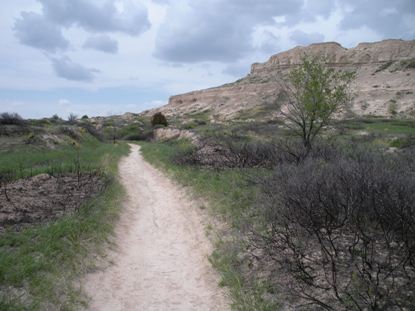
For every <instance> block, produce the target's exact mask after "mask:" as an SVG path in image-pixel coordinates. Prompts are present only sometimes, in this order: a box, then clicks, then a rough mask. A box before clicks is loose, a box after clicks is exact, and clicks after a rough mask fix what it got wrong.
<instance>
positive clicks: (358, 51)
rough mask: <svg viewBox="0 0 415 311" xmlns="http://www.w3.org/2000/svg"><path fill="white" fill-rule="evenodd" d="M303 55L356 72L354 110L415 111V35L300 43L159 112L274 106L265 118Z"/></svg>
mask: <svg viewBox="0 0 415 311" xmlns="http://www.w3.org/2000/svg"><path fill="white" fill-rule="evenodd" d="M303 55H314V56H318V55H320V56H321V55H322V56H324V57H325V59H327V65H328V66H331V67H334V68H336V69H342V70H353V71H355V72H356V80H355V81H354V83H353V86H352V88H353V92H354V94H355V97H354V99H353V102H352V105H351V109H350V112H351V113H355V114H358V115H377V116H391V115H392V114H402V115H405V116H415V40H412V41H403V40H385V41H381V42H375V43H360V44H359V45H358V46H356V47H355V48H352V49H346V48H344V47H342V46H341V45H340V44H338V43H335V42H327V43H319V44H312V45H309V46H307V47H296V48H294V49H291V50H289V51H286V52H282V53H279V54H277V55H274V56H272V57H271V58H270V59H269V60H268V61H267V62H265V63H256V64H253V65H252V69H251V73H250V74H248V76H246V77H245V78H243V79H240V80H238V81H236V82H234V83H230V84H226V85H223V86H220V87H216V88H211V89H206V90H201V91H194V92H190V93H186V94H182V95H177V96H172V97H171V98H170V100H169V104H168V105H166V106H164V107H161V108H159V109H157V111H162V112H163V113H165V114H167V115H176V116H183V115H186V114H192V113H197V112H202V111H209V112H210V114H211V117H212V118H214V119H219V120H220V119H231V118H234V117H238V116H240V115H241V114H243V113H244V112H246V111H255V109H256V108H260V107H268V108H270V109H267V111H269V113H268V115H267V116H265V117H271V116H272V115H274V114H278V111H279V110H280V108H281V105H283V100H282V98H281V95H282V85H283V84H282V83H281V81H282V79H284V77H286V76H287V74H288V73H289V72H290V70H291V69H292V68H293V67H294V66H296V65H298V64H299V63H300V62H301V58H302V56H303ZM272 107H275V109H274V112H272V111H273V110H272ZM153 112H154V111H152V112H151V113H153Z"/></svg>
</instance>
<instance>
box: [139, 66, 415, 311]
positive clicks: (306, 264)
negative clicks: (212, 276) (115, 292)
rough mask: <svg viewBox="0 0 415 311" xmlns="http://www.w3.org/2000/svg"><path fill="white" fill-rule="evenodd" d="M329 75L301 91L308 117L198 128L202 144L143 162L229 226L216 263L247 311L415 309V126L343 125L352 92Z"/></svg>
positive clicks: (376, 121)
mask: <svg viewBox="0 0 415 311" xmlns="http://www.w3.org/2000/svg"><path fill="white" fill-rule="evenodd" d="M313 66H314V64H313ZM313 66H312V68H311V70H313V72H314V73H318V71H319V70H321V69H323V70H324V68H315V67H313ZM304 68H305V69H306V70H307V68H306V67H303V68H301V69H304ZM315 70H316V71H315ZM326 73H327V72H326ZM328 74H330V73H328ZM333 74H334V75H337V73H333ZM299 75H301V72H297V76H296V77H297V78H298V77H299ZM319 76H321V75H319V74H317V75H315V78H316V79H315V80H314V81H313V78H311V79H309V77H310V76H307V77H308V78H307V79H308V80H306V81H307V83H309V82H310V81H311V84H309V85H307V83H305V84H302V82H304V81H305V80H303V81H302V82H301V81H299V82H300V83H299V87H300V88H302V89H300V90H296V91H295V92H291V98H293V99H292V100H293V102H292V104H294V105H293V106H292V109H293V110H294V112H295V113H296V115H294V117H295V116H296V117H297V118H294V117H293V114H290V115H289V117H290V118H284V117H283V118H280V119H279V120H278V119H276V120H265V121H261V120H257V121H253V120H252V118H249V116H247V115H242V119H241V120H237V119H235V120H233V122H229V123H227V124H215V125H211V124H205V123H201V124H199V125H198V124H197V122H193V125H192V130H193V131H194V132H195V133H197V134H198V140H197V142H196V143H195V144H192V143H191V142H189V141H186V140H167V141H165V142H158V143H142V151H143V154H144V156H145V158H146V159H147V160H148V161H150V162H151V163H153V164H155V165H158V166H159V167H161V168H163V169H165V170H166V171H168V172H170V174H172V176H174V177H175V178H176V179H177V181H178V182H180V183H182V184H184V185H186V186H189V187H191V188H192V189H193V190H194V191H195V193H196V194H198V195H200V196H202V197H205V198H209V199H210V206H211V209H210V210H211V212H212V213H213V215H216V216H218V217H220V218H221V219H222V220H223V221H224V222H225V223H226V224H228V225H229V227H228V228H227V229H225V230H223V231H221V232H219V234H218V236H219V237H220V238H219V241H218V243H217V249H216V251H215V252H214V254H212V256H211V261H212V263H213V264H214V265H215V266H216V267H217V268H218V270H219V271H220V272H221V274H222V285H223V286H227V287H228V288H229V290H230V292H231V296H232V301H233V308H234V309H235V310H285V309H286V308H292V307H295V310H412V309H414V308H415V300H414V291H415V287H414V284H415V282H414V278H415V264H414V263H415V244H414V242H413V241H414V240H415V225H414V224H415V197H414V193H415V162H414V159H415V141H414V138H415V121H414V120H413V119H381V118H375V117H374V118H366V119H362V118H351V119H343V120H334V119H333V118H332V113H334V112H335V111H336V110H337V108H339V107H334V106H333V104H334V105H336V104H337V103H339V101H337V99H338V98H341V99H342V100H345V99H346V98H347V97H348V94H347V93H346V92H345V93H343V94H340V93H336V92H338V91H339V89H336V88H333V89H332V90H334V93H332V94H333V97H331V95H330V96H329V98H328V99H329V100H326V99H327V98H324V97H325V96H326V95H327V92H328V91H327V89H326V88H324V87H323V88H321V84H320V83H325V82H324V81H323V82H322V81H321V80H319V78H318V77H319ZM303 77H304V76H303ZM337 77H339V76H337ZM349 77H350V76H345V79H346V80H347V81H346V80H342V81H343V82H345V81H346V82H347V83H348V81H350V80H349ZM294 78H295V77H294ZM299 79H300V80H301V79H302V78H301V76H300V77H299ZM327 81H333V80H332V79H330V78H329V79H328V80H327ZM330 83H332V82H330ZM302 90H306V91H305V92H302ZM321 90H323V93H319V92H320V91H321ZM342 90H346V88H342ZM342 90H341V91H342ZM315 91H316V92H317V93H316V92H315ZM316 94H317V95H316ZM314 95H316V96H314ZM316 98H318V100H317V101H314V100H315V99H316ZM331 99H333V100H334V101H332V100H331ZM301 101H302V102H301ZM345 102H346V101H345ZM288 105H290V103H288ZM253 113H254V114H255V115H257V111H254V112H253ZM289 113H290V112H289V111H288V112H287V114H289ZM248 119H251V121H246V120H248ZM290 121H291V122H290ZM286 122H290V123H289V124H288V126H287V123H286ZM296 125H298V126H296ZM313 131H314V132H313ZM316 131H317V132H316ZM314 133H316V134H315V135H314ZM309 138H311V139H309Z"/></svg>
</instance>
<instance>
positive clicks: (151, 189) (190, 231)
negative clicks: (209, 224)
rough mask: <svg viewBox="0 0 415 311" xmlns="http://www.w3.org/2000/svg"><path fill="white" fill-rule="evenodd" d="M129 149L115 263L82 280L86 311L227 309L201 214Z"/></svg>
mask: <svg viewBox="0 0 415 311" xmlns="http://www.w3.org/2000/svg"><path fill="white" fill-rule="evenodd" d="M131 148H132V152H131V154H130V155H129V156H128V157H126V158H124V160H122V162H121V163H120V175H121V179H122V183H123V184H124V186H125V188H126V190H127V195H128V197H127V200H126V202H125V208H124V211H123V214H122V215H121V219H120V221H119V224H118V226H117V229H116V244H117V248H116V249H114V250H113V251H111V254H110V258H111V261H112V262H113V264H112V265H110V266H109V267H107V268H106V269H104V270H102V271H97V272H94V273H92V274H89V275H88V276H87V277H86V280H85V283H84V287H85V289H86V292H87V293H88V295H89V296H90V297H91V303H90V306H89V310H99V311H104V310H111V311H117V310H143V311H151V310H157V311H163V310H169V311H170V310H221V311H222V310H229V307H228V301H227V298H226V295H225V293H224V292H223V290H222V289H220V288H219V287H218V285H217V284H218V281H219V277H218V275H217V274H216V272H215V271H214V270H213V268H212V267H211V265H210V263H209V262H208V259H207V256H208V255H209V254H210V253H211V251H212V246H211V243H210V241H209V240H208V238H207V237H206V235H205V231H204V228H205V226H204V217H203V215H202V214H201V212H200V210H198V208H197V206H196V204H195V203H194V202H192V201H191V200H190V199H189V198H188V197H187V196H186V194H185V193H184V191H183V190H182V189H180V188H179V187H178V186H177V185H175V184H174V183H172V182H171V181H170V180H169V179H168V178H167V177H165V176H164V175H163V174H162V173H160V172H159V171H158V170H156V169H155V168H153V167H152V166H151V165H149V164H148V163H146V162H145V161H144V160H143V158H142V156H141V154H140V153H139V147H138V146H134V145H132V146H131Z"/></svg>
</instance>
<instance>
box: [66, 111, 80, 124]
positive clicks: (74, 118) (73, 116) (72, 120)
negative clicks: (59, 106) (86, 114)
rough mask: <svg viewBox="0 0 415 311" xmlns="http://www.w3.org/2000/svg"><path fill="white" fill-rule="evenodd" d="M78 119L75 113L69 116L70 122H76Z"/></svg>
mask: <svg viewBox="0 0 415 311" xmlns="http://www.w3.org/2000/svg"><path fill="white" fill-rule="evenodd" d="M77 121H78V116H77V115H76V114H74V113H70V114H69V116H68V123H69V124H75V123H76V122H77Z"/></svg>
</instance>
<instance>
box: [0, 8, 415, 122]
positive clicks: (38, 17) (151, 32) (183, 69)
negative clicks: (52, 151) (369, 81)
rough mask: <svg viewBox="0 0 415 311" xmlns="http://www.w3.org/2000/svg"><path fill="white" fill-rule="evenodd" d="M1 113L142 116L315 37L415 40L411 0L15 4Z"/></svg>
mask: <svg viewBox="0 0 415 311" xmlns="http://www.w3.org/2000/svg"><path fill="white" fill-rule="evenodd" d="M1 7H2V10H1V12H0V43H1V48H0V112H1V111H13V112H18V113H20V114H21V115H22V116H24V117H32V118H38V117H44V116H51V115H53V114H55V113H57V114H59V115H60V116H62V117H66V116H67V115H68V114H69V113H70V112H73V113H76V114H78V115H84V114H88V115H90V116H92V115H110V114H118V113H124V112H126V111H131V112H140V111H143V110H145V109H148V108H151V107H155V106H160V105H163V104H164V103H166V102H167V100H168V98H169V96H171V95H174V94H179V93H183V92H187V91H191V90H195V89H201V88H206V87H211V86H216V85H220V84H223V83H226V82H230V81H233V80H236V79H237V78H240V77H242V76H244V75H246V74H247V73H248V71H249V68H250V65H251V63H253V62H258V61H261V62H263V61H266V60H267V59H268V58H269V57H270V56H271V55H273V54H276V53H278V52H280V51H284V50H287V49H290V48H293V47H295V46H297V45H308V44H310V43H313V42H322V41H337V42H339V43H341V44H342V45H343V46H345V47H354V46H355V45H356V44H357V43H359V42H363V41H365V42H366V41H378V40H382V39H386V38H401V39H414V38H415V0H337V1H335V0H290V1H288V0H170V1H169V0H13V1H11V0H10V1H2V4H1Z"/></svg>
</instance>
